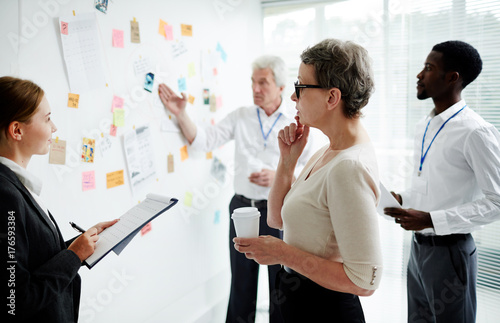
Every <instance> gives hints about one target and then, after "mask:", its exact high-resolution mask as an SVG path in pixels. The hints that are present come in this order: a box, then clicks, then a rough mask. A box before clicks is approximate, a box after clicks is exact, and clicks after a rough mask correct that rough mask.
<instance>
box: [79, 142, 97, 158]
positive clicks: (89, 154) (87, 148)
mask: <svg viewBox="0 0 500 323" xmlns="http://www.w3.org/2000/svg"><path fill="white" fill-rule="evenodd" d="M94 153H95V139H90V138H83V144H82V161H83V162H85V163H93V162H94Z"/></svg>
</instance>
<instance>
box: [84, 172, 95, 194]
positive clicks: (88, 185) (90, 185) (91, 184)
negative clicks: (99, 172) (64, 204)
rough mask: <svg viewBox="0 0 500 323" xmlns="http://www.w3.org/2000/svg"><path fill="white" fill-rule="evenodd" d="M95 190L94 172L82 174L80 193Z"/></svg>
mask: <svg viewBox="0 0 500 323" xmlns="http://www.w3.org/2000/svg"><path fill="white" fill-rule="evenodd" d="M93 189H95V171H93V170H91V171H88V172H82V191H84V192H85V191H88V190H93Z"/></svg>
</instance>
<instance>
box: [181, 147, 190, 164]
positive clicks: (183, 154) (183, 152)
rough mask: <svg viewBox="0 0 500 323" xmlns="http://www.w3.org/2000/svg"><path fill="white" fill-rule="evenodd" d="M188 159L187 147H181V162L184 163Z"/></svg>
mask: <svg viewBox="0 0 500 323" xmlns="http://www.w3.org/2000/svg"><path fill="white" fill-rule="evenodd" d="M188 158H189V154H188V147H187V146H183V147H182V148H181V161H185V160H186V159H188Z"/></svg>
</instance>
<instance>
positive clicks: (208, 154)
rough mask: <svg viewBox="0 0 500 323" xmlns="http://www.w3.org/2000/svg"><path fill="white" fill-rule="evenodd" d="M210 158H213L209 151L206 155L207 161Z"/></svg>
mask: <svg viewBox="0 0 500 323" xmlns="http://www.w3.org/2000/svg"><path fill="white" fill-rule="evenodd" d="M212 158H213V155H212V152H211V151H209V152H208V153H207V159H212Z"/></svg>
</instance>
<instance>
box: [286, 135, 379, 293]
mask: <svg viewBox="0 0 500 323" xmlns="http://www.w3.org/2000/svg"><path fill="white" fill-rule="evenodd" d="M326 149H328V146H326V147H324V148H322V149H320V150H319V151H318V152H317V153H316V154H315V155H314V156H313V157H312V158H311V160H310V161H309V162H308V164H307V165H306V167H304V169H303V171H302V173H301V174H300V175H299V177H298V178H297V180H296V181H295V183H294V184H293V185H292V187H291V189H290V191H289V192H288V194H287V195H286V197H285V200H284V204H283V208H282V211H281V215H282V218H283V230H284V241H285V242H286V243H288V244H290V245H292V246H295V247H297V248H299V249H301V250H304V251H306V252H309V253H312V254H314V255H316V256H319V257H322V258H325V259H329V260H332V261H335V262H342V263H343V264H344V270H345V272H346V274H347V276H348V277H349V279H350V280H351V281H352V282H353V283H354V284H356V285H357V286H359V287H361V288H364V289H376V288H377V287H378V285H379V283H380V278H381V276H382V251H381V247H380V237H379V228H378V214H377V210H376V206H377V204H378V200H379V197H380V190H379V187H378V185H379V178H378V167H377V160H376V156H375V150H374V148H373V146H372V145H371V143H365V144H360V145H355V146H353V147H350V148H348V149H345V150H342V151H340V152H339V153H338V154H337V155H336V156H335V157H334V158H333V159H332V160H331V161H329V162H328V163H327V164H326V165H325V166H323V167H321V168H320V169H318V170H316V171H315V172H314V173H313V174H311V175H310V176H309V177H308V178H307V175H308V174H309V173H310V172H311V170H312V168H313V167H314V165H315V164H316V162H317V161H318V159H319V158H320V157H321V156H322V155H323V153H324V152H325V151H326ZM306 178H307V179H306Z"/></svg>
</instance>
